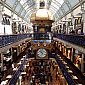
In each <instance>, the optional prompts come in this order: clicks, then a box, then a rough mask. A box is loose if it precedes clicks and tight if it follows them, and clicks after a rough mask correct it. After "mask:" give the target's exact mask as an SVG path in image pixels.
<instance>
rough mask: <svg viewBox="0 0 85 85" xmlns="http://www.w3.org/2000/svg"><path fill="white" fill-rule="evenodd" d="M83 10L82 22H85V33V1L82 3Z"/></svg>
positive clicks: (84, 23) (84, 29)
mask: <svg viewBox="0 0 85 85" xmlns="http://www.w3.org/2000/svg"><path fill="white" fill-rule="evenodd" d="M81 12H82V22H83V34H85V3H82V4H81Z"/></svg>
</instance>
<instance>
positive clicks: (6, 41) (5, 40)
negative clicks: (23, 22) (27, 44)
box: [0, 34, 30, 48]
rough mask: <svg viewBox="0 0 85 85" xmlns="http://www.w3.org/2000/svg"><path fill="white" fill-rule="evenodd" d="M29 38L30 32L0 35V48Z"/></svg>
mask: <svg viewBox="0 0 85 85" xmlns="http://www.w3.org/2000/svg"><path fill="white" fill-rule="evenodd" d="M26 38H30V34H15V35H0V48H2V47H5V46H7V45H10V44H13V43H16V42H18V41H20V40H23V39H26Z"/></svg>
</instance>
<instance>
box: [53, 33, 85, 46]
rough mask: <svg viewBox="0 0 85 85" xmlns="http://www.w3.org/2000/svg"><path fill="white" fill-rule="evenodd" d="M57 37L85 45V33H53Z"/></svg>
mask: <svg viewBox="0 0 85 85" xmlns="http://www.w3.org/2000/svg"><path fill="white" fill-rule="evenodd" d="M53 36H54V37H55V38H59V39H61V40H64V41H67V42H70V43H73V44H76V45H79V46H82V47H85V35H67V34H57V33H54V35H53Z"/></svg>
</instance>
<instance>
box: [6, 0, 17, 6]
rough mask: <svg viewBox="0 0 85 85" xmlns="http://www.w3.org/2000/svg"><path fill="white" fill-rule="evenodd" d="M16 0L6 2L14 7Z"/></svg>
mask: <svg viewBox="0 0 85 85" xmlns="http://www.w3.org/2000/svg"><path fill="white" fill-rule="evenodd" d="M15 2H16V0H6V4H8V5H9V6H11V7H13V5H14V4H15Z"/></svg>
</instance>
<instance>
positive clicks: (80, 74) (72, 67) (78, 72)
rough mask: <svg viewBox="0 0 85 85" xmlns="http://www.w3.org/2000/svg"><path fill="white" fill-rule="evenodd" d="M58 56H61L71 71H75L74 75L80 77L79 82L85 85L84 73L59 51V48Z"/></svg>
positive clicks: (57, 50)
mask: <svg viewBox="0 0 85 85" xmlns="http://www.w3.org/2000/svg"><path fill="white" fill-rule="evenodd" d="M56 54H59V55H60V56H61V57H62V59H63V60H64V61H65V62H66V63H67V65H68V66H69V67H70V69H71V70H72V71H73V74H74V75H75V76H77V77H78V79H79V81H78V82H81V84H82V85H84V84H85V76H84V75H83V74H82V72H81V71H80V70H79V69H78V68H77V67H76V66H75V65H74V64H73V63H72V62H71V60H70V59H68V58H67V57H66V56H65V55H63V53H62V52H61V51H59V49H58V48H56Z"/></svg>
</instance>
